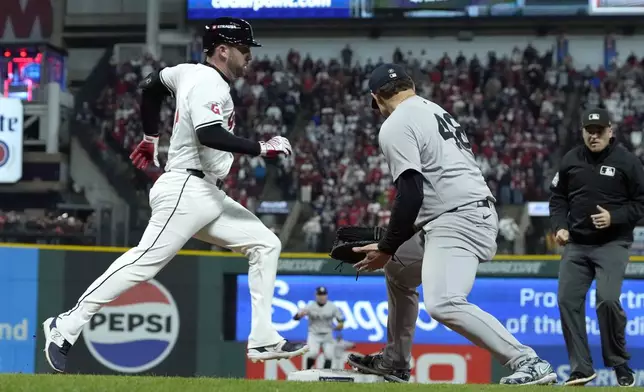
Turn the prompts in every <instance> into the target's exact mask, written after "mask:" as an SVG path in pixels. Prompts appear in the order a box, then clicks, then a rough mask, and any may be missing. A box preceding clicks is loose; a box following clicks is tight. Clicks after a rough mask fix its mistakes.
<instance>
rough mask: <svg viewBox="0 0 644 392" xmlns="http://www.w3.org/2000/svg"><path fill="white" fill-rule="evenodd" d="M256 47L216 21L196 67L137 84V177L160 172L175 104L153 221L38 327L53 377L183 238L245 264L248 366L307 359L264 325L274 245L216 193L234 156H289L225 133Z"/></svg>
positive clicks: (274, 142)
mask: <svg viewBox="0 0 644 392" xmlns="http://www.w3.org/2000/svg"><path fill="white" fill-rule="evenodd" d="M258 46H261V45H260V44H259V43H257V42H256V41H255V40H254V38H253V30H252V28H251V26H250V24H249V23H248V22H246V21H244V20H241V19H235V18H219V19H216V20H215V21H214V22H213V23H212V24H210V25H208V26H206V27H205V30H204V34H203V48H204V52H205V53H206V60H205V62H204V63H202V64H180V65H177V66H174V67H168V68H164V69H162V70H161V71H158V72H153V73H152V74H150V75H149V76H148V77H146V79H145V80H144V81H143V82H142V83H141V88H142V99H141V118H142V122H143V130H144V133H145V136H144V138H143V140H142V141H141V143H140V144H139V145H138V146H137V147H136V149H135V150H134V152H133V153H132V155H131V156H130V158H131V159H132V161H133V163H134V165H135V166H136V167H137V168H140V169H143V168H145V167H147V166H148V165H149V164H150V162H152V163H153V164H154V165H156V166H158V165H159V162H158V159H157V147H158V140H159V137H158V130H157V127H158V124H159V110H160V107H161V102H162V100H163V99H165V97H166V96H168V95H171V96H173V97H174V98H175V100H176V113H175V121H174V126H173V130H172V137H171V139H170V147H169V151H168V161H167V164H166V167H165V173H164V174H162V175H161V177H159V179H158V180H157V181H156V182H155V184H154V186H153V187H152V189H151V190H150V195H149V199H150V207H151V209H152V216H151V218H150V222H149V223H148V227H147V228H146V230H145V232H144V234H143V237H142V238H141V241H140V242H139V244H138V245H137V246H136V247H135V248H132V249H130V250H129V251H127V252H126V253H125V254H123V255H122V256H121V257H119V258H118V259H116V261H114V263H112V265H111V266H110V267H109V268H108V269H107V271H105V273H104V274H103V275H101V276H100V277H99V278H98V279H97V280H96V281H94V283H92V285H91V286H90V287H89V288H88V289H87V291H85V293H83V295H82V296H81V297H80V299H79V300H78V303H77V304H76V305H75V306H74V307H73V308H72V309H70V310H69V311H67V312H65V313H61V314H60V315H58V316H56V317H52V318H49V319H47V320H46V321H45V322H44V324H43V327H44V332H45V339H46V342H45V355H46V358H47V362H49V365H50V366H51V367H52V368H53V369H54V370H56V371H58V372H63V371H65V365H66V363H67V357H68V352H69V350H70V348H71V347H72V346H73V345H74V343H75V342H76V340H77V339H78V337H79V335H80V333H81V331H82V329H83V327H84V326H85V324H87V322H88V321H90V319H91V318H92V316H93V315H94V314H96V313H97V312H98V311H99V310H100V309H101V307H102V306H103V305H105V304H107V303H109V302H111V301H113V300H114V299H116V298H117V297H118V296H119V295H120V294H121V293H123V292H125V291H126V290H128V289H130V288H131V287H133V286H135V285H136V284H138V283H139V282H144V281H147V280H149V279H152V278H153V277H154V276H155V275H156V274H157V273H158V272H159V271H160V270H161V269H162V268H163V267H164V266H165V265H166V264H167V263H168V262H169V261H170V260H172V258H173V257H174V256H175V255H176V254H177V252H178V251H179V250H180V249H181V248H182V247H183V245H184V244H185V243H186V242H187V241H188V240H189V239H190V238H191V237H195V238H198V239H200V240H202V241H205V242H208V243H211V244H215V245H218V246H221V247H226V248H229V249H230V250H232V251H235V252H239V253H242V254H244V255H245V256H246V257H248V259H249V270H248V279H249V282H250V292H251V307H252V321H251V331H250V336H249V337H248V351H247V355H248V358H249V359H251V360H252V361H258V360H259V361H263V360H271V359H280V358H291V357H294V356H298V355H302V354H304V353H305V352H306V351H307V350H308V347H307V346H306V345H302V344H296V343H292V342H289V341H287V340H285V339H284V338H282V336H280V334H279V333H278V332H277V331H276V330H275V328H274V327H273V326H272V323H271V313H272V300H273V292H274V284H275V277H276V273H277V261H278V258H279V255H280V251H281V243H280V240H279V239H278V238H277V237H276V236H275V234H273V233H272V232H271V231H270V230H269V229H268V228H267V227H265V226H264V225H263V224H262V222H261V221H260V220H259V219H258V218H257V217H256V216H255V215H253V214H252V213H251V212H250V211H248V210H247V209H245V208H244V207H242V206H241V205H240V204H239V203H237V202H236V201H234V200H232V199H231V198H229V197H227V196H226V194H225V193H224V192H223V191H222V190H221V186H222V184H223V181H222V180H223V178H224V177H225V176H226V175H227V174H228V171H229V170H230V167H231V165H232V163H233V153H240V154H247V155H251V156H259V155H261V156H265V157H275V156H277V155H279V154H285V155H289V154H291V146H290V144H289V141H288V140H287V139H285V138H283V137H280V136H276V137H274V138H272V139H270V140H269V141H267V142H254V141H251V140H248V139H244V138H240V137H237V136H235V135H233V133H232V132H233V129H234V127H235V108H234V106H233V100H232V98H231V96H230V86H229V84H230V83H231V82H232V81H233V80H234V79H235V78H239V77H242V76H243V75H244V73H245V71H246V68H247V67H248V64H249V63H250V61H251V47H258Z"/></svg>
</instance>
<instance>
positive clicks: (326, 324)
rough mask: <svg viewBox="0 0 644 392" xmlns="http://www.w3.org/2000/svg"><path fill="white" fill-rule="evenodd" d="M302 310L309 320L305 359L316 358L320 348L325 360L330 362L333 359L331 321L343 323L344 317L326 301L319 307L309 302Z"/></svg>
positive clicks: (331, 303) (333, 305)
mask: <svg viewBox="0 0 644 392" xmlns="http://www.w3.org/2000/svg"><path fill="white" fill-rule="evenodd" d="M304 309H305V310H307V311H308V319H309V334H308V337H307V344H308V346H309V352H308V353H307V354H305V358H315V357H317V355H318V354H319V352H320V347H322V350H323V352H324V358H325V360H327V361H332V360H333V358H334V357H335V351H334V348H335V340H334V339H333V328H334V327H333V320H334V319H335V320H336V321H337V322H344V315H343V314H342V312H341V311H340V309H339V308H338V307H337V306H335V304H334V303H333V302H331V301H327V303H326V304H324V306H320V305H319V304H318V303H317V302H315V301H311V302H309V303H308V304H307V305H306V307H305V308H304Z"/></svg>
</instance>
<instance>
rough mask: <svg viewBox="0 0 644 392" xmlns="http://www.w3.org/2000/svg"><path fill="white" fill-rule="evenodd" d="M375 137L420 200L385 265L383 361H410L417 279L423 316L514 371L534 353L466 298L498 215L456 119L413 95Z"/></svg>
mask: <svg viewBox="0 0 644 392" xmlns="http://www.w3.org/2000/svg"><path fill="white" fill-rule="evenodd" d="M379 142H380V148H381V149H382V151H383V154H384V155H385V158H386V160H387V163H388V164H389V169H390V171H391V174H392V176H393V180H394V181H396V179H397V178H398V177H399V176H400V175H401V174H402V173H403V172H404V171H406V170H408V169H413V170H416V171H418V172H420V173H421V174H422V175H423V177H424V180H423V193H424V198H423V204H422V207H421V210H420V212H419V214H418V218H417V220H416V222H415V226H416V228H417V229H418V230H419V233H417V234H416V235H414V236H413V237H412V238H411V239H410V240H408V241H407V242H405V243H404V244H403V245H402V246H401V247H400V248H398V251H397V252H396V254H395V256H394V258H393V260H392V261H390V262H389V263H387V265H386V266H385V276H386V281H387V291H388V299H389V316H388V322H387V346H386V348H385V351H384V357H383V358H384V361H385V364H387V366H389V367H392V368H398V369H406V368H408V367H409V361H410V358H411V348H412V341H413V338H414V332H415V329H416V318H417V315H418V298H419V297H418V292H417V291H416V288H417V287H418V286H419V285H420V284H421V283H422V285H423V292H424V300H425V307H426V309H427V311H428V312H429V314H430V316H431V317H432V318H433V319H434V320H436V321H438V322H440V323H442V324H444V325H445V326H447V327H449V328H450V329H452V330H453V331H455V332H457V333H459V334H461V335H463V336H464V337H466V338H467V339H469V340H470V341H471V342H472V343H474V344H476V345H477V346H479V347H482V348H485V349H487V350H489V351H490V352H491V353H492V354H493V356H494V357H495V358H496V359H497V360H498V361H500V362H501V363H502V364H504V365H506V366H509V367H510V368H511V369H516V368H517V367H518V366H519V364H520V363H521V362H523V360H525V359H528V358H532V357H536V354H535V352H534V351H533V350H532V349H531V348H530V347H527V346H524V345H522V344H521V343H519V341H517V339H516V338H514V337H513V336H512V335H511V334H510V333H509V332H508V331H507V330H506V329H505V327H504V326H503V325H502V324H501V323H500V322H499V321H498V320H497V319H496V318H494V317H493V316H492V315H490V314H489V313H486V312H484V311H483V310H481V309H480V308H479V307H478V306H476V305H473V304H471V303H469V302H468V301H467V296H468V295H469V293H470V291H471V290H472V285H473V284H474V279H475V277H476V272H477V268H478V264H479V262H482V261H488V260H491V259H492V258H493V257H494V254H495V253H496V236H497V232H498V216H497V213H496V210H495V208H494V202H495V199H494V197H493V196H492V194H491V192H490V189H489V188H488V186H487V184H486V183H485V180H484V178H483V175H482V174H481V171H480V169H479V167H478V165H477V163H476V161H475V159H474V156H473V154H472V151H471V149H470V144H469V142H468V141H467V137H466V136H465V134H464V133H463V131H462V130H461V128H460V126H459V125H458V123H457V122H456V121H455V120H454V119H453V118H452V117H451V116H450V115H449V114H448V113H447V112H446V111H445V110H443V108H441V107H440V106H438V105H436V104H435V103H433V102H431V101H428V100H425V99H423V98H421V97H419V96H414V97H411V98H408V99H406V100H405V101H403V102H402V103H401V104H399V105H398V107H397V108H396V110H395V111H394V112H393V113H392V115H391V116H389V118H387V120H386V121H385V122H384V124H383V125H382V128H381V129H380V134H379Z"/></svg>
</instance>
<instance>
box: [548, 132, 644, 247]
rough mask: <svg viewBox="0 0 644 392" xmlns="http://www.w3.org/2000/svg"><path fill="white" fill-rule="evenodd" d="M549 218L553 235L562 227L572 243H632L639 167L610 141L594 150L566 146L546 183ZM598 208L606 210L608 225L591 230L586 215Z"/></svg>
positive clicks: (641, 185)
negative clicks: (602, 147)
mask: <svg viewBox="0 0 644 392" xmlns="http://www.w3.org/2000/svg"><path fill="white" fill-rule="evenodd" d="M550 190H551V192H552V195H551V197H550V218H551V222H552V229H553V231H554V232H555V233H556V232H557V231H559V230H560V229H566V230H568V231H569V233H570V240H571V242H573V243H577V244H585V245H601V244H605V243H607V242H609V241H614V240H624V241H627V242H628V243H632V242H633V229H634V228H635V225H636V224H637V222H638V221H639V220H640V219H641V218H642V217H644V167H643V166H642V162H641V161H640V160H639V159H638V158H637V157H636V156H635V155H634V154H632V153H631V152H630V151H628V150H627V149H626V148H624V147H623V146H621V145H618V144H617V143H616V142H615V141H614V139H612V140H611V141H610V144H609V145H608V146H607V147H606V149H604V150H603V151H602V152H600V153H593V152H591V151H590V150H589V149H588V148H587V147H586V146H585V145H583V144H582V145H580V146H578V147H575V148H574V149H572V150H570V151H569V152H568V153H567V154H566V155H565V156H564V157H563V159H562V161H561V168H560V169H559V172H558V173H557V174H556V175H555V177H554V179H553V180H552V184H551V185H550ZM597 206H600V207H602V208H604V209H606V210H608V211H609V212H610V226H609V227H607V228H605V229H597V228H595V225H593V222H592V219H591V218H590V216H591V215H594V214H598V213H600V211H599V210H598V209H597Z"/></svg>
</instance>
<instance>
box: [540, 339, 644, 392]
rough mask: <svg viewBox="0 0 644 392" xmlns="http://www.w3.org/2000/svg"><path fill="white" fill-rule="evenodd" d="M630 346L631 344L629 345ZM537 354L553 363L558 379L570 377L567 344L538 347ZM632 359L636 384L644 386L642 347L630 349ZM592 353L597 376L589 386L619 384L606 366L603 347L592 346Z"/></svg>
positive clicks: (631, 365) (613, 373)
mask: <svg viewBox="0 0 644 392" xmlns="http://www.w3.org/2000/svg"><path fill="white" fill-rule="evenodd" d="M628 346H629V347H630V345H628ZM536 351H537V354H539V356H540V357H541V358H543V359H545V360H546V361H548V362H550V364H552V367H553V368H554V369H555V372H557V379H558V380H559V381H563V380H567V379H568V377H570V364H569V362H568V353H567V352H566V347H565V346H546V347H538V348H536ZM628 351H629V354H631V360H630V361H629V365H630V367H631V368H632V369H633V371H634V372H635V386H644V350H642V349H641V348H636V349H629V350H628ZM590 353H591V355H592V357H593V364H594V367H595V372H596V373H597V378H596V379H594V380H593V381H591V382H590V383H588V384H587V385H589V386H596V387H615V386H617V379H616V378H615V372H614V371H613V369H610V368H608V369H607V368H605V367H604V361H603V360H602V353H601V348H600V347H598V346H592V347H591V348H590Z"/></svg>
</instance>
